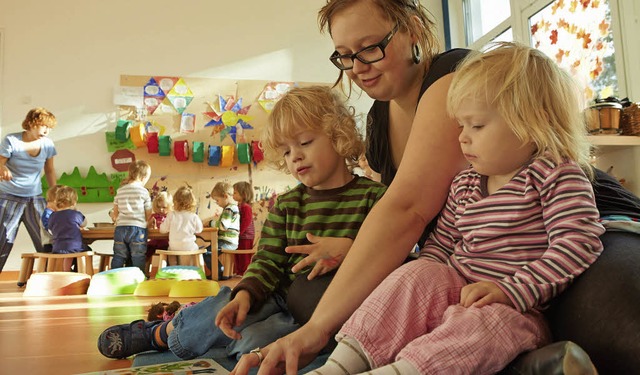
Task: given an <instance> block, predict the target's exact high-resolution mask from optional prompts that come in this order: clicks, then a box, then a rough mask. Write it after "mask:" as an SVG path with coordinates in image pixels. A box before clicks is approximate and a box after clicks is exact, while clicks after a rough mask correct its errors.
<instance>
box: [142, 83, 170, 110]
mask: <svg viewBox="0 0 640 375" xmlns="http://www.w3.org/2000/svg"><path fill="white" fill-rule="evenodd" d="M165 96H166V94H165V93H164V91H162V89H161V88H160V85H158V83H157V82H156V80H155V79H153V78H150V79H149V82H147V83H146V84H145V85H144V106H145V108H146V109H147V113H148V114H150V115H152V114H153V113H154V112H155V111H156V108H158V106H159V105H160V103H162V100H163V99H164V98H165Z"/></svg>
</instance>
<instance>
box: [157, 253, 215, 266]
mask: <svg viewBox="0 0 640 375" xmlns="http://www.w3.org/2000/svg"><path fill="white" fill-rule="evenodd" d="M206 252H207V251H206V250H205V249H198V250H156V254H155V255H157V256H158V269H160V268H162V267H165V263H166V264H168V263H167V257H168V256H170V255H175V256H189V257H191V261H192V263H193V264H192V265H194V266H197V267H200V268H202V269H203V270H204V259H203V258H202V254H204V253H206Z"/></svg>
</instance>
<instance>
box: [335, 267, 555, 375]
mask: <svg viewBox="0 0 640 375" xmlns="http://www.w3.org/2000/svg"><path fill="white" fill-rule="evenodd" d="M465 285H467V282H466V280H465V279H464V278H463V277H462V276H460V275H459V274H458V273H457V272H456V271H455V270H454V269H453V268H451V267H449V266H447V265H445V264H441V263H437V262H433V261H429V260H425V259H418V260H414V261H411V262H409V263H407V264H405V265H403V266H402V267H400V268H398V269H397V270H395V271H394V272H393V273H392V274H391V275H389V277H387V278H386V279H385V280H384V281H383V282H382V283H381V284H380V285H379V286H378V287H377V288H376V290H374V291H373V293H372V294H371V295H370V296H369V297H368V298H367V299H366V300H365V301H364V302H363V304H362V305H361V306H360V307H359V308H358V310H357V311H356V312H355V313H354V314H353V315H352V316H351V318H349V320H348V321H347V322H346V323H345V325H344V326H343V327H342V329H341V330H340V333H338V336H337V337H338V340H339V339H340V338H341V337H343V336H344V335H347V336H351V337H353V338H355V339H356V340H357V341H358V342H359V343H360V345H361V346H362V348H363V349H364V351H365V353H366V354H367V355H368V356H369V360H370V361H371V362H372V363H371V364H372V367H373V368H377V367H380V366H384V365H386V364H389V363H393V362H395V361H397V360H399V359H405V360H407V361H408V362H410V363H411V364H413V365H414V366H415V367H416V368H417V369H418V370H419V371H420V372H421V373H423V374H443V373H444V374H471V373H473V374H493V373H496V372H498V371H500V370H501V369H502V368H504V367H505V366H506V365H507V364H508V363H509V362H511V361H512V360H513V359H514V358H515V357H516V356H517V355H518V354H519V353H521V352H524V351H529V350H533V349H535V348H537V347H539V346H542V345H544V344H546V343H547V342H548V340H549V336H550V335H549V333H548V327H547V324H546V322H545V320H544V317H543V316H542V314H540V313H539V312H537V311H531V312H527V313H525V314H522V313H519V312H518V311H517V310H515V309H514V308H512V307H509V306H506V305H503V304H498V303H494V304H491V305H488V306H484V307H482V308H475V307H474V308H464V307H462V306H460V305H458V303H459V302H460V289H462V287H463V286H465Z"/></svg>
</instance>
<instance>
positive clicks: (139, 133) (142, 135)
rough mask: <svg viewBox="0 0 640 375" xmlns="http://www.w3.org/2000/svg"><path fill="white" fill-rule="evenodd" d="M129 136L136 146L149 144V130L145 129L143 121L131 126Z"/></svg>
mask: <svg viewBox="0 0 640 375" xmlns="http://www.w3.org/2000/svg"><path fill="white" fill-rule="evenodd" d="M129 137H130V138H131V142H132V143H133V144H134V145H135V146H136V147H143V146H145V145H146V144H147V132H146V130H145V125H144V124H143V123H139V124H136V125H133V126H131V127H130V128H129Z"/></svg>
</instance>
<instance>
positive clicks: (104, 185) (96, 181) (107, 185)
mask: <svg viewBox="0 0 640 375" xmlns="http://www.w3.org/2000/svg"><path fill="white" fill-rule="evenodd" d="M124 178H126V174H124V173H114V174H112V175H111V178H110V179H109V178H108V177H107V174H106V173H101V174H98V172H96V169H95V168H94V167H93V166H91V167H89V172H87V176H86V177H82V176H81V175H80V171H79V170H78V167H75V168H74V169H73V172H71V174H67V173H62V176H60V178H59V179H58V181H57V183H58V184H60V185H66V186H70V187H72V188H74V189H75V190H76V192H77V193H78V202H80V203H89V202H112V201H113V197H114V196H115V193H116V190H117V189H118V187H119V186H120V183H121V182H122V180H123V179H124ZM48 188H49V187H48V186H47V181H46V179H45V178H44V176H43V178H42V191H43V194H46V190H47V189H48Z"/></svg>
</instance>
